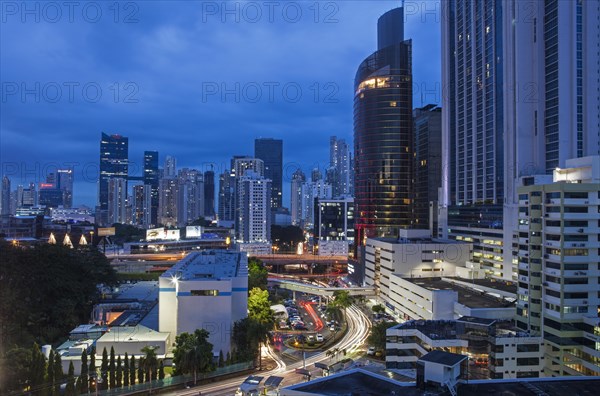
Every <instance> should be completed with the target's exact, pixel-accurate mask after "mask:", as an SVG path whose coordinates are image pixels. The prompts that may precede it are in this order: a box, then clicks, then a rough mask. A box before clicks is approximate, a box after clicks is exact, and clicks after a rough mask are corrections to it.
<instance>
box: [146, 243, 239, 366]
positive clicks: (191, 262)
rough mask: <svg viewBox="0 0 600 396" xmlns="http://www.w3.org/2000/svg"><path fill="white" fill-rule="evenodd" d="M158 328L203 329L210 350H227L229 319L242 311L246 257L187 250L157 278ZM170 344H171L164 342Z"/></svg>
mask: <svg viewBox="0 0 600 396" xmlns="http://www.w3.org/2000/svg"><path fill="white" fill-rule="evenodd" d="M159 288H160V293H159V298H158V329H159V331H160V332H168V333H170V334H171V337H170V338H171V340H174V339H175V337H176V336H177V335H179V334H181V333H184V332H187V333H193V332H194V331H195V330H196V329H205V330H207V331H208V332H209V333H210V336H209V338H208V341H209V342H210V343H211V344H213V355H214V356H219V352H223V355H227V353H228V352H230V351H231V336H232V331H233V324H234V323H235V322H236V321H238V320H241V319H243V318H245V317H246V316H248V257H247V255H246V254H245V253H239V252H233V251H226V250H213V251H203V252H194V253H190V254H188V255H187V256H186V257H184V258H183V259H181V260H180V261H179V262H177V264H175V265H174V266H173V267H172V268H171V269H170V270H168V271H167V272H165V273H164V274H162V275H161V276H160V278H159ZM170 347H171V346H170Z"/></svg>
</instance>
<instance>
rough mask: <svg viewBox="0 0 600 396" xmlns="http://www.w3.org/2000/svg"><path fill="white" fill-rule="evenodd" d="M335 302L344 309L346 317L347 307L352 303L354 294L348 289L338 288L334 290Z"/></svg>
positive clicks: (335, 304)
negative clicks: (351, 294)
mask: <svg viewBox="0 0 600 396" xmlns="http://www.w3.org/2000/svg"><path fill="white" fill-rule="evenodd" d="M333 297H334V300H333V304H334V306H337V307H339V308H341V309H343V310H344V317H346V309H348V307H350V306H351V305H352V302H353V301H352V296H350V292H349V291H348V290H336V291H334V292H333Z"/></svg>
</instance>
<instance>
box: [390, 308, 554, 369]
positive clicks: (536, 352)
mask: <svg viewBox="0 0 600 396" xmlns="http://www.w3.org/2000/svg"><path fill="white" fill-rule="evenodd" d="M434 350H442V351H448V352H451V353H457V354H461V355H468V356H469V357H470V359H469V360H470V365H471V367H470V371H471V373H470V376H469V377H470V378H472V379H481V378H482V377H483V378H491V379H508V378H538V377H543V376H544V372H543V368H544V344H543V339H542V337H535V336H530V335H529V334H527V333H524V332H523V331H522V330H520V329H518V328H515V327H514V325H513V323H512V321H500V320H494V319H480V318H473V317H468V316H465V317H462V318H459V319H456V320H412V321H408V322H405V323H402V324H399V325H396V326H394V327H391V328H389V329H387V331H386V356H385V364H386V367H387V368H392V369H406V368H408V369H414V368H416V366H417V362H418V360H419V359H420V358H421V357H423V356H425V355H426V354H428V353H429V352H431V351H434Z"/></svg>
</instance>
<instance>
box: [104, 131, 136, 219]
mask: <svg viewBox="0 0 600 396" xmlns="http://www.w3.org/2000/svg"><path fill="white" fill-rule="evenodd" d="M128 172H129V139H128V138H127V137H125V136H121V135H108V134H106V133H104V132H103V133H102V138H101V140H100V179H99V180H98V208H97V209H96V223H97V224H98V225H99V226H105V225H110V224H112V222H111V221H109V216H108V206H109V202H108V199H109V195H110V190H109V186H108V182H109V180H110V179H112V178H120V179H123V180H124V181H125V187H124V191H125V192H126V191H127V178H128ZM113 209H114V208H113Z"/></svg>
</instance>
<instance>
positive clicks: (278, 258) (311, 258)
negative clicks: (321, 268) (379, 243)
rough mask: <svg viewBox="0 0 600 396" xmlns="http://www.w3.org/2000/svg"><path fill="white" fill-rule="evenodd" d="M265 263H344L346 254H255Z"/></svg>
mask: <svg viewBox="0 0 600 396" xmlns="http://www.w3.org/2000/svg"><path fill="white" fill-rule="evenodd" d="M256 258H258V259H259V260H262V261H263V262H264V263H265V264H271V265H273V264H275V265H278V264H279V265H281V264H313V263H319V264H346V263H347V262H348V257H347V256H317V255H314V254H264V255H260V256H256Z"/></svg>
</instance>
